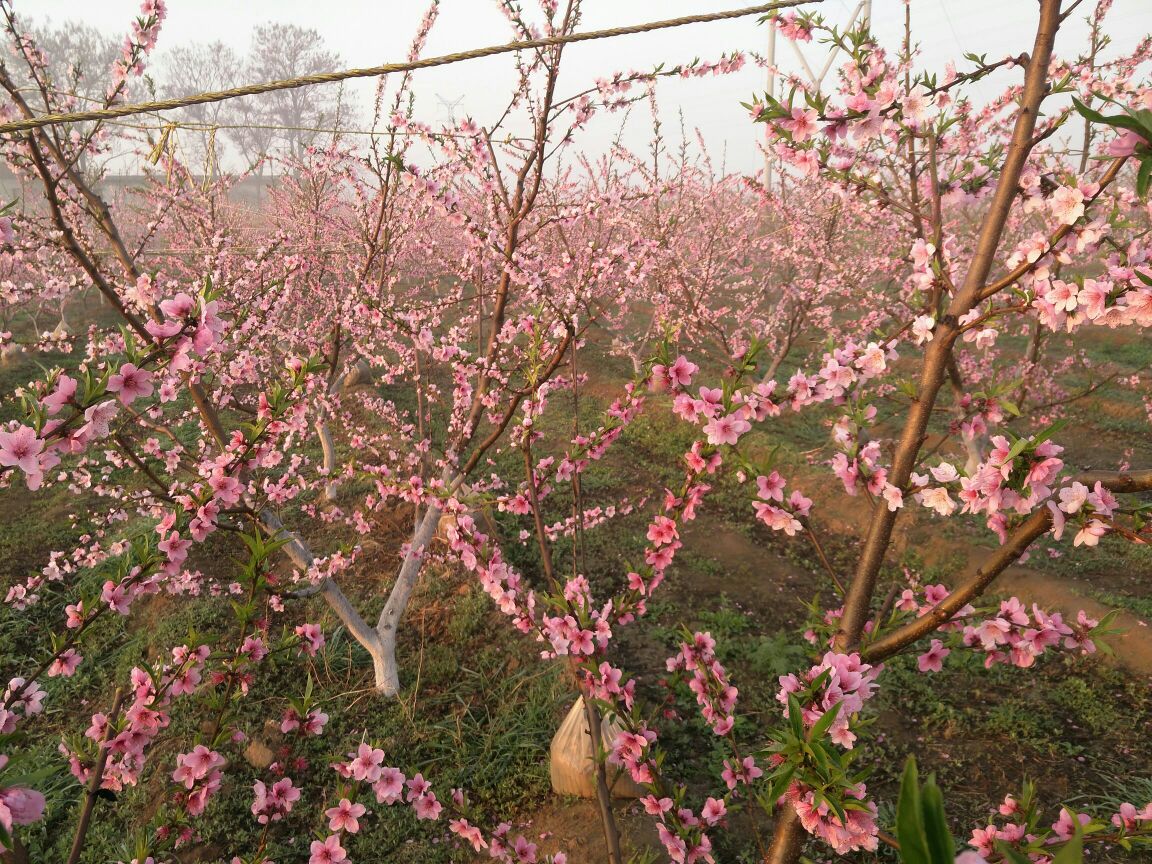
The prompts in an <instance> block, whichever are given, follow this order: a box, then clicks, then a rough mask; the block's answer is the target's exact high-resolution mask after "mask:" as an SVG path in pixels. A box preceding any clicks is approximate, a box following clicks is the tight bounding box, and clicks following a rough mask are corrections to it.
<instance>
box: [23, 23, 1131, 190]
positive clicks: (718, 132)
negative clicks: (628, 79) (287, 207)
mask: <svg viewBox="0 0 1152 864" xmlns="http://www.w3.org/2000/svg"><path fill="white" fill-rule="evenodd" d="M752 2H753V0H585V3H584V23H583V25H582V29H585V30H590V29H597V28H602V27H612V26H618V25H621V24H630V23H637V22H642V21H648V20H654V19H660V18H670V17H675V16H678V15H686V14H692V13H696V12H704V11H720V10H723V9H730V8H737V7H739V6H742V5H751V3H752ZM1066 2H1069V0H1066ZM15 5H16V9H17V11H18V12H20V13H21V14H27V15H31V16H33V17H36V18H43V17H49V18H51V19H53V20H55V21H60V20H63V19H67V18H74V19H80V20H83V21H85V22H87V23H90V24H92V25H94V26H96V27H99V28H101V29H103V30H106V31H108V32H110V33H117V34H120V33H125V32H126V31H127V27H128V25H129V23H130V22H131V20H132V19H133V17H134V15H135V14H136V10H137V9H138V6H139V2H138V0H16V3H15ZM525 5H526V6H527V5H530V4H528V3H526V4H525ZM1093 5H1094V0H1087V2H1085V3H1084V4H1083V5H1082V8H1083V10H1084V12H1083V13H1082V12H1081V10H1079V9H1078V10H1077V11H1076V13H1074V14H1075V19H1074V20H1070V21H1069V23H1068V25H1066V26H1067V29H1066V30H1062V31H1061V36H1060V38H1059V40H1058V43H1057V52H1058V53H1063V54H1068V55H1072V54H1075V53H1078V51H1079V49H1080V48H1081V46H1082V45H1083V44H1084V38H1083V37H1084V33H1085V32H1086V28H1085V26H1084V25H1083V17H1084V14H1086V13H1087V10H1089V9H1090V8H1091V7H1092V6H1093ZM425 6H426V4H425V2H423V0H323V2H317V0H168V8H169V14H168V19H167V21H166V22H165V24H164V29H163V32H162V34H161V38H160V48H159V49H158V52H157V53H158V55H159V54H161V53H162V52H163V48H164V46H166V45H175V44H180V43H184V42H190V41H210V40H214V39H220V40H223V41H225V42H228V43H230V44H231V45H232V46H233V47H235V48H236V49H237V50H238V51H240V52H243V51H244V50H245V49H246V47H247V44H248V37H249V33H250V31H251V28H252V26H253V25H255V24H259V23H262V22H265V21H270V20H278V21H285V22H291V23H295V24H299V25H301V26H305V27H313V28H315V29H316V30H318V31H319V32H320V33H321V34H322V35H323V37H324V39H325V41H326V42H327V44H328V46H329V47H330V48H331V49H333V50H335V51H337V52H339V54H340V55H341V57H342V59H343V61H344V62H345V64H347V65H348V66H371V65H376V64H379V63H384V62H389V61H395V60H402V59H403V57H404V55H405V53H406V50H407V45H408V43H409V41H410V39H411V36H412V33H413V31H414V29H415V26H416V23H417V22H418V21H419V19H420V18H421V16H422V14H423V11H424V8H425ZM854 6H855V0H824V2H823V3H822V4H820V9H821V11H822V13H823V14H824V15H825V16H826V17H828V18H830V19H833V20H840V21H845V20H846V19H847V18H848V15H849V14H850V12H851V9H852V8H854ZM1036 8H1037V3H1036V0H912V18H913V30H914V34H915V35H914V38H915V39H916V41H918V42H919V43H920V46H921V48H922V50H923V55H922V62H923V64H924V65H926V66H928V67H934V68H942V67H943V64H944V62H945V61H947V60H955V61H957V65H958V66H960V67H961V68H963V66H964V63H963V61H962V59H961V58H962V55H963V53H964V52H966V51H976V52H978V53H984V54H987V55H988V56H989V57H990V58H999V57H1002V56H1004V55H1006V54H1008V53H1013V54H1016V53H1019V52H1021V51H1027V50H1029V49H1030V48H1031V44H1032V38H1033V35H1034V32H1035V23H1034V22H1035V15H1036ZM903 9H904V6H903V3H902V2H901V0H874V2H873V28H874V30H875V32H877V34H878V35H879V36H880V37H881V40H882V41H883V42H884V43H885V44H887V45H889V46H892V47H895V46H897V45H898V44H899V40H900V39H901V35H902V32H903V15H904V13H903ZM1108 20H1109V27H1108V30H1109V33H1110V35H1111V36H1112V37H1113V39H1114V41H1115V46H1114V50H1122V49H1125V48H1131V47H1132V46H1134V45H1135V43H1136V42H1137V41H1138V40H1139V39H1140V38H1141V37H1142V36H1143V35H1145V34H1147V33H1152V2H1150V0H1116V2H1115V5H1114V7H1113V10H1112V13H1111V15H1110V17H1109V19H1108ZM508 38H509V30H508V27H507V24H506V22H505V21H504V19H503V17H502V16H501V15H500V13H499V12H498V11H497V10H496V7H495V4H494V3H492V2H488V0H442V3H441V13H440V19H439V22H438V23H437V25H436V28H435V29H434V30H433V33H432V37H431V39H430V41H429V45H428V50H427V51H426V55H428V56H430V55H433V54H442V53H448V52H451V51H458V50H463V49H466V48H472V47H477V46H481V45H488V44H496V43H501V42H505V41H507V40H508ZM766 41H767V31H766V28H765V27H764V26H760V25H757V24H756V17H754V16H753V17H749V18H743V19H739V20H736V21H728V22H718V23H711V24H697V25H691V26H688V27H683V28H679V29H675V30H669V31H664V32H657V33H649V34H642V35H636V36H628V37H623V38H618V39H613V40H607V41H603V42H593V43H588V44H583V45H574V46H569V48H568V49H566V50H567V51H568V52H569V53H568V54H566V57H565V71H564V73H563V75H562V77H561V82H560V88H559V89H560V93H561V95H563V94H565V93H572V92H576V91H578V90H581V89H583V88H585V87H587V86H589V85H590V84H591V83H592V81H593V79H595V78H596V77H599V76H607V75H610V74H611V73H612V72H614V71H616V70H628V69H640V70H645V69H649V68H651V67H652V66H653V65H655V64H657V63H660V62H664V63H667V64H674V63H677V62H682V61H688V60H691V59H692V58H693V57H701V58H704V59H714V58H717V57H718V56H719V55H720V54H721V53H722V52H725V51H733V50H745V51H759V52H763V50H764V48H765V45H766ZM805 51H806V53H807V55H808V56H809V58H810V59H809V62H810V64H811V65H812V66H813V67H815V68H819V67H821V66H823V63H824V61H823V56H824V52H823V49H822V47H821V46H814V45H811V44H810V45H807V46H805ZM777 59H778V61H779V62H780V63H781V64H782V65H784V66H787V67H790V68H794V69H799V68H800V67H799V63H798V61H797V60H796V58H795V56H794V55H793V54H792V52H791V49H790V48H789V47H788V46H787V43H786V42H784V41H783V40H781V43H780V48H779V49H778V54H777ZM510 67H511V58H510V56H502V57H494V58H488V59H485V60H477V61H472V62H469V63H466V64H458V65H454V66H450V67H445V68H443V69H435V70H427V71H424V72H419V73H417V75H418V76H419V77H418V78H417V93H418V96H419V97H420V102H419V103H418V114H419V115H420V116H421V117H422V119H426V120H429V121H432V122H439V121H442V120H445V119H447V110H446V109H445V108H444V107H443V106H442V104H441V103H440V101H439V100H440V99H443V100H446V101H448V102H453V101H455V100H457V99H460V98H462V99H463V102H462V103H461V104H460V107H459V108H457V109H456V110H457V112H458V116H459V115H461V114H470V115H472V116H473V117H474V118H475V119H476V120H477V121H478V122H480V123H485V122H488V121H490V120H491V119H492V118H493V117H494V116H496V115H497V114H498V113H499V111H500V110H501V109H502V108H503V105H504V100H505V94H506V92H507V85H508V82H509V81H510ZM1019 74H1020V73H1019V72H1018V71H1017V72H1009V73H1006V74H1005V76H1002V77H1000V78H999V79H997V80H996V83H994V84H991V85H989V90H988V92H989V93H991V92H992V91H994V90H999V89H1000V85H1001V84H1004V83H1007V82H1008V81H1009V80H1015V79H1009V78H1008V77H1007V75H1014V76H1016V77H1017V78H1018V77H1019ZM354 86H355V87H356V92H357V93H358V94H359V96H360V102H361V104H362V105H367V104H368V103H369V101H370V98H371V92H372V86H373V85H372V84H371V83H370V82H369V81H362V82H358V83H357V84H355V85H354ZM763 89H764V80H763V72H762V70H759V69H757V68H755V67H753V66H751V65H749V66H748V67H747V68H746V69H745V70H743V71H742V72H740V73H738V74H735V75H729V76H724V77H720V78H707V79H691V80H687V81H679V80H675V81H665V82H664V83H662V84H661V85H660V89H659V94H660V103H661V106H662V112H663V118H664V120H665V121H666V123H667V124H670V125H672V126H678V125H679V120H678V118H677V112H682V114H683V117H684V123H685V125H686V126H687V127H688V128H689V129H692V128H699V129H700V130H701V132H702V134H703V135H704V138H705V140H706V141H707V142H708V145H709V148H710V150H711V151H712V153H713V156H714V158H717V159H719V157H720V156H721V155H726V158H727V163H728V165H729V166H730V167H731V168H734V169H736V170H742V171H752V170H755V168H756V167H757V166H758V165H759V164H760V157H759V155H758V153H757V150H756V141H757V133H758V127H756V126H755V125H754V124H752V123H750V122H749V120H748V117H747V114H746V112H745V111H744V110H743V109H742V108H741V107H740V104H739V103H740V102H741V101H748V99H749V97H750V96H751V95H752V94H753V93H755V92H757V91H762V90H763ZM645 122H646V111H640V112H637V116H635V117H634V118H633V120H632V123H631V127H630V130H629V134H628V135H627V136H626V139H625V140H626V141H627V142H628V143H630V144H631V145H632V146H635V147H643V146H644V142H645V141H646V140H647V137H648V135H647V133H648V130H647V129H646V128H645ZM614 132H615V122H613V121H609V122H604V121H601V123H600V125H599V127H598V129H597V131H596V133H595V135H596V136H598V137H597V138H595V139H594V140H592V141H590V142H589V144H590V145H591V146H596V145H597V144H602V143H603V142H605V141H607V140H608V139H609V137H610V136H611V135H612V134H613V133H614Z"/></svg>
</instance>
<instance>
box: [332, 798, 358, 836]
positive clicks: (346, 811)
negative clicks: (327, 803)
mask: <svg viewBox="0 0 1152 864" xmlns="http://www.w3.org/2000/svg"><path fill="white" fill-rule="evenodd" d="M365 812H366V808H365V807H364V805H363V804H358V803H357V804H353V803H352V802H351V801H349V800H348V799H347V798H341V799H340V803H339V804H337V805H336V806H335V807H329V808H328V809H327V810H325V811H324V815H325V816H327V817H328V830H329V831H347V832H348V833H349V834H355V833H356V832H357V831H359V830H360V823H359V822H358V821H357V820H358V819H359V818H360V817H361V816H363V815H364V813H365Z"/></svg>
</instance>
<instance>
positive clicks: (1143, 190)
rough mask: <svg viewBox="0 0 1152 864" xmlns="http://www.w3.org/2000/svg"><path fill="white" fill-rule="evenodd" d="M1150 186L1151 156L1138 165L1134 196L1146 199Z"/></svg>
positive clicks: (1151, 177)
mask: <svg viewBox="0 0 1152 864" xmlns="http://www.w3.org/2000/svg"><path fill="white" fill-rule="evenodd" d="M1150 185H1152V156H1150V157H1148V158H1146V159H1145V160H1144V161H1143V162H1141V163H1140V170H1139V171H1138V172H1136V194H1137V195H1139V196H1140V197H1141V198H1147V197H1148V187H1149V186H1150Z"/></svg>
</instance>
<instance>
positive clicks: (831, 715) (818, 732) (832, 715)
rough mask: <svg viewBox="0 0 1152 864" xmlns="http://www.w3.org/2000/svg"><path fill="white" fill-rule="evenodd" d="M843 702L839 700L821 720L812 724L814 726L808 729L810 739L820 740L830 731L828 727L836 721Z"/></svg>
mask: <svg viewBox="0 0 1152 864" xmlns="http://www.w3.org/2000/svg"><path fill="white" fill-rule="evenodd" d="M843 704H844V703H842V702H837V703H836V704H835V705H833V706H832V707H831V708H829V709H828V710H827V711H825V712H824V715H823V716H822V717H821V718H820V719H819V720H817V721H816V722H815V723H813V724H812V728H811V729H810V730H809V731H808V740H809V741H818V740H820V739H821V738H823V737H824V736H825V735H826V734H827V733H828V729H829V728H831V726H832V724H833V723H835V722H836V717H837V715H839V714H840V706H841V705H843Z"/></svg>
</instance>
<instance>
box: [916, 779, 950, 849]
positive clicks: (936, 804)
mask: <svg viewBox="0 0 1152 864" xmlns="http://www.w3.org/2000/svg"><path fill="white" fill-rule="evenodd" d="M920 799H921V802H922V805H923V808H924V830H925V832H926V833H927V835H928V851H929V852H930V853H931V855H932V864H953V862H954V861H955V860H956V841H955V840H953V839H952V832H951V831H949V830H948V821H947V820H946V819H945V818H944V795H943V794H942V793H941V792H940V787H939V786H937V785H936V780H935V778H932V777H929V778H928V782H927V783H926V784H925V785H924V788H923V789H922V790H920Z"/></svg>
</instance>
